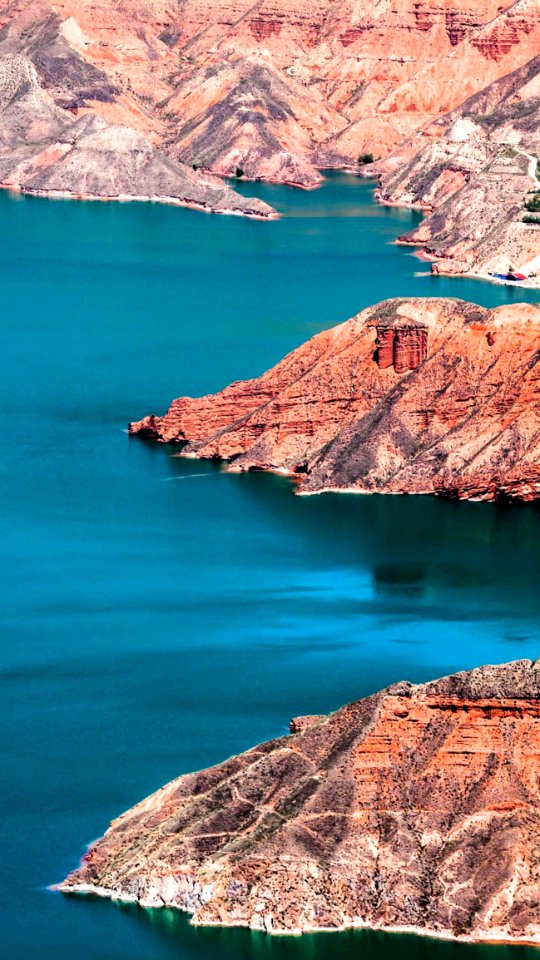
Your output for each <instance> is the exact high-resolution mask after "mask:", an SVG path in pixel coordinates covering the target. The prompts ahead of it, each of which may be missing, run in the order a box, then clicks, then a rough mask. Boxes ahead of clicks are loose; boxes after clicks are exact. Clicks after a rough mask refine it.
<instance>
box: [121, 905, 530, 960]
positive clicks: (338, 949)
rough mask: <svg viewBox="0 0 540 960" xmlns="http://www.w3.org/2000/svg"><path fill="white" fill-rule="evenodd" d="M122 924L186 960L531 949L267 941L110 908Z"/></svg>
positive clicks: (352, 937) (379, 940)
mask: <svg viewBox="0 0 540 960" xmlns="http://www.w3.org/2000/svg"><path fill="white" fill-rule="evenodd" d="M116 907H117V910H119V911H120V913H121V914H122V917H123V919H125V920H126V921H127V923H128V924H138V925H140V926H149V927H150V928H151V929H152V932H153V933H154V935H156V936H157V937H159V938H160V939H161V941H162V942H164V943H165V945H166V947H167V948H168V949H170V955H171V956H173V955H174V953H175V952H177V953H178V955H180V956H182V958H185V960H189V958H191V957H193V958H197V960H206V958H210V957H212V958H214V957H219V958H220V960H328V958H329V957H332V958H334V960H350V958H353V957H362V958H364V960H386V958H390V957H391V958H392V960H424V958H426V960H427V958H429V960H454V958H456V960H457V958H459V960H487V958H489V960H509V958H510V957H511V958H512V960H518V958H522V960H532V958H533V957H534V958H537V957H538V951H537V949H536V948H534V947H526V946H518V945H516V946H511V945H507V944H483V945H479V944H466V943H458V942H453V941H445V940H437V939H435V938H428V937H418V936H415V935H414V934H399V933H392V934H390V933H382V932H379V931H372V930H354V931H352V930H351V931H341V932H339V933H335V932H334V933H332V932H329V933H322V932H321V933H316V934H304V935H302V936H301V937H296V936H293V937H289V936H285V937H283V936H281V937H280V936H269V935H268V934H264V933H259V932H255V931H250V930H244V929H233V928H220V927H193V926H191V925H190V924H189V922H188V919H187V917H186V915H185V914H182V913H180V912H179V911H176V910H170V909H161V910H145V909H141V908H138V907H136V906H131V905H116Z"/></svg>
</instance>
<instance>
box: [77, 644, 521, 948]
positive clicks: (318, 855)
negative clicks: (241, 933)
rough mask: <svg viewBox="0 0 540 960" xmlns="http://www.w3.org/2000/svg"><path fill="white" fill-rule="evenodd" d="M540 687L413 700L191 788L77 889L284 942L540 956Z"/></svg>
mask: <svg viewBox="0 0 540 960" xmlns="http://www.w3.org/2000/svg"><path fill="white" fill-rule="evenodd" d="M539 778H540V675H539V668H538V664H537V663H533V662H531V661H529V660H520V661H516V662H514V663H508V664H505V665H502V666H497V667H480V668H478V669H476V670H472V671H470V672H467V673H458V674H455V675H454V676H451V677H446V678H444V679H442V680H437V681H435V682H433V683H426V684H422V685H420V686H414V685H412V684H410V683H405V682H403V683H396V684H394V685H393V686H391V687H388V688H387V689H386V690H383V691H381V692H380V693H377V694H375V695H374V696H371V697H368V698H366V699H364V700H359V701H357V702H356V703H352V704H349V705H348V706H346V707H343V708H342V709H341V710H338V711H337V712H336V713H333V714H330V715H329V716H327V717H325V716H322V717H321V716H314V717H301V718H298V720H295V721H292V724H291V735H290V736H284V737H281V738H279V739H277V740H272V741H270V742H268V743H263V744H261V745H259V746H257V747H254V748H253V749H252V750H248V751H247V753H244V754H241V755H240V756H237V757H233V758H231V759H230V760H227V761H225V763H223V764H220V765H218V766H217V767H213V768H211V769H209V770H203V771H201V772H199V773H194V774H189V775H187V776H183V777H180V778H178V779H177V780H173V781H172V782H171V783H169V784H168V785H167V786H165V787H163V788H162V789H161V790H158V792H157V793H155V794H154V795H153V796H151V797H149V798H148V799H146V800H144V801H143V802H142V803H139V804H138V805H137V806H135V807H133V809H132V810H129V811H128V812H127V813H125V814H123V816H121V817H119V818H118V820H115V821H114V822H113V823H112V824H111V826H110V828H109V830H108V831H107V833H106V834H105V836H104V837H103V838H102V839H101V840H99V841H98V842H97V843H96V844H95V845H94V846H93V847H92V848H91V849H90V850H89V851H88V853H87V854H86V856H85V858H84V860H83V862H82V864H81V866H80V868H79V869H78V870H77V871H75V873H73V874H72V875H71V876H70V877H68V879H67V880H66V881H65V882H64V883H63V884H62V885H61V889H62V890H64V891H65V892H68V893H69V892H72V893H73V892H75V893H76V892H88V891H94V892H97V893H100V894H102V895H105V896H109V897H112V898H118V899H124V900H136V901H139V902H140V903H141V904H143V905H147V906H162V905H168V906H173V907H178V908H180V909H182V910H187V911H188V912H189V913H190V914H192V916H193V922H194V923H198V924H225V925H239V926H248V927H251V928H252V929H257V930H267V931H269V932H271V933H280V932H295V931H298V932H301V931H307V930H313V929H332V928H334V929H335V928H346V927H354V926H370V927H374V928H382V929H392V928H396V927H397V928H400V929H405V930H416V931H421V932H426V933H431V934H434V935H439V936H448V937H457V938H462V939H472V940H498V939H499V940H516V941H519V940H529V941H536V942H538V941H539V940H540V908H539V901H540V873H539V862H540V861H539V856H540V855H539V850H540V815H539V812H538V801H539V795H538V783H539Z"/></svg>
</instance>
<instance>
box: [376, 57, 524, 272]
mask: <svg viewBox="0 0 540 960" xmlns="http://www.w3.org/2000/svg"><path fill="white" fill-rule="evenodd" d="M539 154H540V56H536V57H534V58H533V59H532V60H531V61H530V62H529V63H527V64H525V65H523V66H522V67H520V68H518V69H517V70H515V71H513V72H512V73H511V74H509V75H507V76H505V77H503V78H502V79H500V80H498V81H496V82H495V83H493V84H491V85H489V86H488V87H487V88H486V89H485V90H483V91H482V92H481V93H479V94H476V95H475V96H473V97H471V98H470V99H469V100H467V101H466V103H465V104H463V106H461V107H460V108H459V109H457V110H454V111H452V112H451V113H449V114H448V115H447V116H445V117H443V118H442V119H440V120H438V121H437V122H436V123H434V124H432V125H431V126H429V127H428V128H426V129H425V130H424V131H422V132H421V133H419V134H418V135H417V136H416V137H415V138H413V139H412V140H411V141H410V142H409V143H408V144H406V145H405V146H404V147H403V148H402V150H401V153H398V154H397V155H395V156H394V157H392V158H391V160H389V161H387V162H385V163H382V164H380V165H379V166H378V167H376V168H375V171H374V172H378V173H379V175H380V176H381V184H380V187H379V191H378V195H379V197H380V198H381V199H383V200H385V201H387V202H390V203H398V204H406V205H416V206H421V207H423V208H424V210H425V211H426V218H425V219H424V220H423V221H422V223H421V224H420V225H419V226H418V227H417V228H416V229H415V230H413V231H411V232H410V233H408V234H406V235H405V236H404V237H402V238H401V240H402V242H404V243H412V244H418V245H421V246H424V248H425V250H426V252H427V253H428V254H429V256H430V258H431V259H432V260H434V261H435V262H434V270H435V271H436V272H439V273H465V272H469V271H471V272H474V273H480V274H486V273H489V272H491V271H495V272H499V273H506V272H507V271H508V270H509V269H510V268H513V270H517V271H521V272H523V273H525V274H526V275H528V274H529V273H531V272H533V273H536V272H537V271H538V272H539V273H540V223H536V224H535V223H528V222H527V213H526V208H525V201H526V200H527V199H528V196H529V195H530V193H531V192H534V191H538V190H540V179H539V175H538V174H539V171H538V168H537V158H538V156H539ZM529 219H530V218H529Z"/></svg>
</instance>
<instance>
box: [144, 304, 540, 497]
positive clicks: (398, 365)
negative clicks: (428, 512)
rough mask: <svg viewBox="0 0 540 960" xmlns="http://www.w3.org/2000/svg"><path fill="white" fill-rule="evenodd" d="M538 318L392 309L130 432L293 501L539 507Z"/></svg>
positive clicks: (470, 308)
mask: <svg viewBox="0 0 540 960" xmlns="http://www.w3.org/2000/svg"><path fill="white" fill-rule="evenodd" d="M539 323H540V308H539V307H537V306H532V305H527V304H516V305H513V306H508V307H499V308H498V309H496V310H486V309H484V308H482V307H478V306H476V305H474V304H470V303H465V302H463V301H459V300H442V299H441V300H437V299H425V300H422V299H411V300H389V301H386V302H383V303H380V304H377V305H376V306H374V307H370V308H369V309H367V310H364V311H363V312H362V313H360V314H359V315H358V316H357V317H354V318H353V319H352V320H348V321H347V322H346V323H343V324H341V325H340V326H337V327H334V328H333V329H331V330H327V331H325V332H323V333H320V334H319V335H318V336H316V337H314V338H313V339H312V340H309V341H308V342H307V343H305V344H304V345H303V346H301V347H299V348H298V349H297V350H295V351H293V352H292V353H291V354H289V355H288V356H287V357H285V359H284V360H282V361H281V363H279V364H278V365H277V366H276V367H274V368H273V369H272V370H269V371H268V372H267V373H265V374H263V376H261V377H259V378H258V379H256V380H247V381H240V382H237V383H233V384H231V386H229V387H227V388H226V389H225V390H223V391H222V392H221V393H218V394H216V395H214V396H208V397H202V398H201V399H191V398H189V397H183V398H181V399H179V400H175V401H174V402H173V403H172V406H171V408H170V410H169V411H168V413H167V414H166V415H165V416H164V417H156V416H150V417H145V418H144V419H143V420H141V421H139V422H137V423H132V424H131V425H130V432H131V433H140V434H142V435H145V436H151V437H154V438H156V439H160V440H164V441H169V442H170V441H177V442H180V443H182V444H184V447H183V450H182V454H183V455H185V456H196V457H203V458H204V457H207V458H208V457H211V458H221V459H224V460H228V461H230V462H231V469H234V470H248V469H252V468H259V469H265V470H280V471H283V472H286V473H288V474H290V475H292V476H294V477H295V478H296V480H297V481H298V487H297V489H298V490H299V492H300V493H317V492H320V491H322V490H350V491H358V492H369V493H376V492H379V493H440V494H445V495H451V496H457V497H462V498H475V499H487V500H490V499H494V498H495V497H500V496H505V497H509V498H521V499H526V500H528V499H535V498H536V497H538V496H539V495H540V405H539V400H540V366H539V361H540V340H539V329H540V328H539Z"/></svg>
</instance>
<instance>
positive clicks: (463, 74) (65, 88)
mask: <svg viewBox="0 0 540 960" xmlns="http://www.w3.org/2000/svg"><path fill="white" fill-rule="evenodd" d="M173 7H174V5H173ZM539 43H540V24H539V21H538V12H537V4H536V0H517V2H512V3H510V2H509V0H507V2H506V3H502V4H501V3H499V2H498V0H486V2H485V3H484V5H483V7H482V9H478V8H477V5H475V4H472V2H471V0H456V2H455V4H453V5H452V9H448V10H446V9H444V10H443V9H442V8H440V7H436V6H433V4H431V3H430V2H429V0H425V2H422V3H417V2H409V0H406V2H404V3H402V4H401V5H400V9H399V10H397V9H396V10H394V9H390V8H388V9H386V8H385V9H384V10H383V9H382V8H381V7H380V5H379V4H374V5H373V4H370V3H368V5H367V6H366V7H365V9H364V8H363V9H362V10H361V11H360V10H357V9H356V8H354V9H352V8H350V7H348V6H347V4H345V6H343V5H341V6H338V7H336V6H335V4H332V3H330V2H329V0H318V2H317V3H316V4H315V6H314V8H313V9H309V10H308V9H307V8H306V7H305V4H304V3H296V0H295V2H294V3H293V6H292V8H291V5H290V3H289V4H288V7H287V9H285V7H283V5H281V6H280V3H279V0H278V2H277V5H275V9H274V8H273V9H272V11H270V10H268V11H267V10H263V9H259V8H257V11H255V10H254V8H252V5H251V4H250V3H248V2H247V0H246V2H245V3H244V2H243V0H240V4H238V3H235V4H233V6H232V7H231V5H230V3H229V0H222V2H220V3H219V4H218V3H215V4H213V3H203V4H201V0H187V2H186V3H185V4H182V6H181V8H178V9H176V8H174V9H173V8H170V6H169V5H167V4H163V3H162V2H161V0H158V2H157V3H156V4H153V5H151V6H150V7H149V6H148V4H145V3H142V2H141V0H133V2H132V3H131V4H130V5H129V10H127V8H126V9H124V8H122V10H120V8H118V7H114V6H113V7H111V5H110V4H108V3H105V2H104V0H94V2H92V3H89V2H88V0H62V2H59V0H30V2H26V0H25V2H22V0H0V116H1V117H2V135H1V137H0V183H1V184H2V185H3V186H5V188H6V189H13V190H16V191H19V192H22V193H28V194H35V195H39V196H48V197H59V196H69V197H70V198H73V199H75V198H92V199H115V198H118V197H122V198H125V197H129V198H131V199H133V200H141V199H142V200H146V199H147V198H151V199H155V200H158V201H159V202H167V203H168V202H173V203H175V204H181V205H186V206H190V207H192V208H193V209H197V210H199V209H202V210H212V211H214V212H221V213H230V212H233V213H238V214H243V215H247V216H252V217H260V218H263V219H269V218H271V217H273V216H275V215H276V214H275V212H274V211H272V210H271V209H270V208H269V207H268V206H267V205H265V204H263V203H262V201H258V200H250V201H247V200H246V199H245V198H244V197H243V196H240V195H239V194H237V193H236V192H235V191H234V190H233V189H232V188H231V187H229V186H228V185H226V184H224V183H223V179H221V180H220V179H218V178H225V177H228V178H231V177H236V178H243V179H245V180H247V181H249V180H263V181H266V182H269V183H281V184H290V185H294V186H296V187H300V188H304V189H312V188H315V187H317V186H318V185H320V184H321V182H322V181H323V176H322V173H321V171H324V170H325V169H335V170H346V171H348V172H352V173H356V174H358V175H365V174H369V173H372V174H374V175H377V177H378V178H379V189H378V196H379V199H380V200H381V201H384V202H389V203H395V204H396V205H405V206H414V207H417V208H419V209H423V210H424V211H425V212H426V216H425V218H424V220H423V221H422V223H421V224H420V225H419V227H418V228H417V229H416V230H415V231H412V232H411V234H409V235H407V236H406V237H405V238H404V242H407V243H411V244H415V245H418V246H420V247H422V248H423V249H424V250H426V251H427V252H428V253H429V255H430V257H431V259H432V260H433V261H434V262H433V272H439V273H445V274H447V275H459V276H463V275H467V276H478V277H481V278H482V279H486V277H487V276H488V275H489V274H490V273H501V274H505V273H508V272H512V271H511V270H510V267H513V269H514V271H519V272H523V273H526V274H528V273H540V267H539V268H538V270H536V269H534V267H533V268H530V269H528V270H527V269H524V268H525V267H526V266H527V265H530V264H531V263H534V262H535V260H536V259H537V258H538V257H539V255H540V239H539V237H540V226H538V224H537V221H536V220H535V219H534V215H533V217H532V219H531V218H530V217H529V219H524V216H525V213H524V211H525V210H526V209H527V208H526V206H525V205H526V204H527V203H529V206H530V205H531V204H532V208H533V209H535V207H536V203H537V201H536V200H534V196H536V195H537V194H540V181H539V179H538V173H537V170H536V165H535V160H536V158H537V157H538V155H539V154H540V141H539V138H538V129H539V123H538V104H539V103H540V90H539V80H540V57H539V56H538V49H539ZM403 44H405V49H404V50H403V56H401V57H396V50H401V49H402V47H403ZM374 160H375V163H373V162H372V161H374ZM529 194H531V196H529ZM531 197H532V199H531ZM531 282H532V283H533V284H534V285H536V284H537V280H536V278H533V280H532V281H531Z"/></svg>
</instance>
